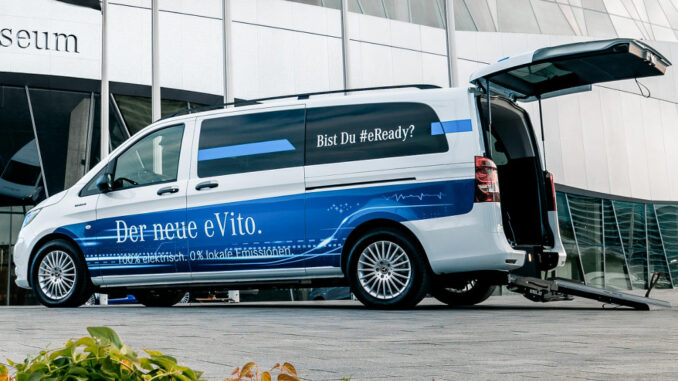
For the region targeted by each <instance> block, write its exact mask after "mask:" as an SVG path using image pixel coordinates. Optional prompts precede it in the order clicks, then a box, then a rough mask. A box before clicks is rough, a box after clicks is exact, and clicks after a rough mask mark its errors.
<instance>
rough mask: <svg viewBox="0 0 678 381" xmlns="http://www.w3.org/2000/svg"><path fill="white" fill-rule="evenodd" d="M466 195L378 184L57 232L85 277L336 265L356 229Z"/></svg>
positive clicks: (451, 208) (437, 208)
mask: <svg viewBox="0 0 678 381" xmlns="http://www.w3.org/2000/svg"><path fill="white" fill-rule="evenodd" d="M473 194H474V180H473V179H464V180H455V181H440V182H429V183H416V184H398V185H384V186H374V187H363V188H351V189H342V190H332V191H318V192H309V193H305V194H295V195H289V196H281V197H272V198H265V199H258V200H248V201H241V202H233V203H226V204H218V205H209V206H203V207H195V208H189V209H188V210H186V209H178V210H170V211H163V212H155V213H145V214H139V215H130V216H121V217H114V218H106V219H101V220H97V221H95V222H89V224H91V225H92V226H93V229H85V225H86V223H82V224H75V225H69V226H65V227H62V228H60V229H59V230H58V231H59V232H61V233H64V234H67V235H69V236H71V237H72V238H73V239H74V240H75V241H76V242H77V243H78V245H80V247H81V249H82V251H83V253H84V254H85V257H86V260H87V264H88V267H89V269H90V272H91V274H92V276H99V275H103V276H107V275H130V274H153V273H155V274H158V273H174V272H188V271H192V272H206V271H228V270H256V269H272V268H299V267H318V266H335V267H338V266H339V265H340V259H341V251H342V248H343V245H344V242H345V241H346V238H347V237H348V236H349V234H350V233H351V232H352V231H353V230H354V229H355V228H356V227H357V226H359V225H360V224H362V223H364V222H367V221H370V220H374V219H388V220H392V221H398V222H402V221H413V220H421V219H429V218H438V217H446V216H453V215H459V214H464V213H468V212H469V211H470V210H471V209H472V207H473ZM132 227H136V228H132ZM142 238H143V239H142Z"/></svg>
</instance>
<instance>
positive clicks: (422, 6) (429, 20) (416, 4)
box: [410, 0, 444, 28]
mask: <svg viewBox="0 0 678 381" xmlns="http://www.w3.org/2000/svg"><path fill="white" fill-rule="evenodd" d="M410 10H411V12H412V22H413V23H415V24H421V25H427V26H432V27H434V28H443V27H444V24H443V19H442V15H443V13H442V12H441V10H442V8H438V2H437V1H432V0H426V1H422V0H414V1H411V2H410Z"/></svg>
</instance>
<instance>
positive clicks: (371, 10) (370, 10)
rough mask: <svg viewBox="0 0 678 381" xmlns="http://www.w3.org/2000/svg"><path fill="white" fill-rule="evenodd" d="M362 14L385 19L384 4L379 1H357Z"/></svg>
mask: <svg viewBox="0 0 678 381" xmlns="http://www.w3.org/2000/svg"><path fill="white" fill-rule="evenodd" d="M358 3H360V8H361V9H362V11H363V14H366V15H370V16H377V17H386V12H385V10H384V4H383V3H382V2H381V0H358Z"/></svg>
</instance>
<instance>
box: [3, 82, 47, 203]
mask: <svg viewBox="0 0 678 381" xmlns="http://www.w3.org/2000/svg"><path fill="white" fill-rule="evenodd" d="M42 198H44V189H43V182H42V178H41V171H40V158H39V157H38V150H37V147H36V144H35V135H34V134H33V124H32V122H31V114H30V111H29V109H28V99H27V97H26V90H25V88H23V87H6V86H3V87H0V206H4V205H22V204H29V205H30V204H34V203H37V202H39V201H41V200H42Z"/></svg>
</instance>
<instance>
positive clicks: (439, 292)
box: [431, 279, 496, 306]
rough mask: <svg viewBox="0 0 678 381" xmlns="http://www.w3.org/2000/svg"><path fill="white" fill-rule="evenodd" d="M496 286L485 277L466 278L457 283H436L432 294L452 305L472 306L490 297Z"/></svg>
mask: <svg viewBox="0 0 678 381" xmlns="http://www.w3.org/2000/svg"><path fill="white" fill-rule="evenodd" d="M495 287H496V286H494V285H492V284H490V283H489V282H487V281H485V280H483V279H464V280H462V281H459V282H457V283H455V284H448V285H445V286H440V285H436V286H434V287H433V288H432V290H431V295H433V297H434V298H436V299H438V300H439V301H441V302H443V303H445V304H447V305H450V306H472V305H474V304H478V303H481V302H484V301H485V300H486V299H487V298H489V297H490V295H492V293H493V292H494V289H495Z"/></svg>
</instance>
